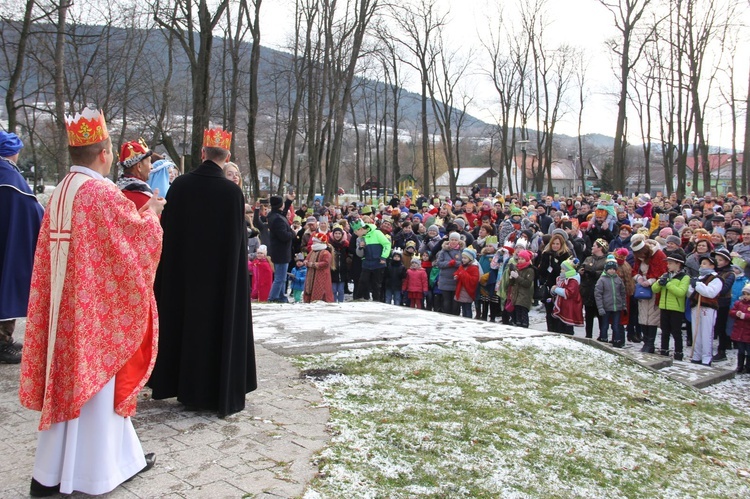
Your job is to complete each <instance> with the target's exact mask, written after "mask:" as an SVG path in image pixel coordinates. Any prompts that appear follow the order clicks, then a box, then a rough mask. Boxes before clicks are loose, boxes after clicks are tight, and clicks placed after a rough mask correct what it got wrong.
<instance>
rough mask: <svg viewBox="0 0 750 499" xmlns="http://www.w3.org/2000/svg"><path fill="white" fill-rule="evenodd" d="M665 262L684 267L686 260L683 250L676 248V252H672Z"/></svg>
mask: <svg viewBox="0 0 750 499" xmlns="http://www.w3.org/2000/svg"><path fill="white" fill-rule="evenodd" d="M670 237H673V236H670ZM667 260H672V261H674V262H679V263H681V264H682V265H683V266H684V265H685V261H686V260H687V257H686V256H685V250H683V249H682V248H677V249H676V250H674V251H672V252H671V253H670V254H669V256H668V257H667Z"/></svg>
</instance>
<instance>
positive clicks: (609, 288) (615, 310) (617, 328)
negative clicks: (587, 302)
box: [594, 255, 627, 348]
mask: <svg viewBox="0 0 750 499" xmlns="http://www.w3.org/2000/svg"><path fill="white" fill-rule="evenodd" d="M594 299H595V300H596V308H597V311H598V312H599V318H600V319H601V321H602V327H601V330H600V331H601V336H600V337H599V338H597V340H598V341H607V333H608V331H609V326H610V325H611V326H612V346H613V347H615V348H622V347H624V346H625V331H624V330H623V327H622V322H621V320H620V316H621V315H622V311H623V310H625V309H626V308H627V302H626V300H627V298H626V293H625V284H624V283H623V282H622V279H621V278H620V276H618V275H617V260H616V259H615V256H614V255H608V256H607V261H606V262H605V263H604V272H603V273H602V275H601V276H600V277H599V280H598V281H596V284H595V285H594Z"/></svg>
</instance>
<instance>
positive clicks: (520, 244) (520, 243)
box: [516, 238, 528, 249]
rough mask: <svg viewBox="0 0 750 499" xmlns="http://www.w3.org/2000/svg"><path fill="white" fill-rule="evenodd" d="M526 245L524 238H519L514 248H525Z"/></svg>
mask: <svg viewBox="0 0 750 499" xmlns="http://www.w3.org/2000/svg"><path fill="white" fill-rule="evenodd" d="M527 246H528V243H527V242H526V239H523V238H519V239H518V240H516V249H526V248H527Z"/></svg>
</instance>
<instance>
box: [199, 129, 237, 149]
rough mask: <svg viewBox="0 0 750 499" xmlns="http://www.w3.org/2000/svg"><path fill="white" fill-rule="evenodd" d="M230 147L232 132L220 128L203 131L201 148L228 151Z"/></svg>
mask: <svg viewBox="0 0 750 499" xmlns="http://www.w3.org/2000/svg"><path fill="white" fill-rule="evenodd" d="M231 145H232V132H227V131H225V130H223V129H221V128H211V129H209V130H204V131H203V147H221V148H222V149H226V150H229V148H230V147H231Z"/></svg>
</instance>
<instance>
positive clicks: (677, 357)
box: [674, 353, 682, 360]
mask: <svg viewBox="0 0 750 499" xmlns="http://www.w3.org/2000/svg"><path fill="white" fill-rule="evenodd" d="M674 360H682V354H681V353H676V354H674Z"/></svg>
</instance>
